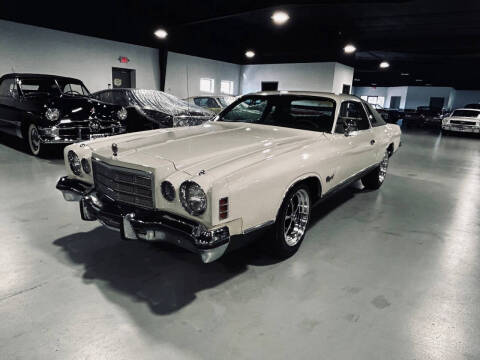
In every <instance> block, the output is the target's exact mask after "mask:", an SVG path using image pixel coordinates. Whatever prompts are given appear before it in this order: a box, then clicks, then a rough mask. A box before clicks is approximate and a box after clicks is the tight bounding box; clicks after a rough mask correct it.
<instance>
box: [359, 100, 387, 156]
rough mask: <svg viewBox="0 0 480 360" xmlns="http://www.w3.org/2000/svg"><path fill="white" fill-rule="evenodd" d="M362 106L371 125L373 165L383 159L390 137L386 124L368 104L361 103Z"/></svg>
mask: <svg viewBox="0 0 480 360" xmlns="http://www.w3.org/2000/svg"><path fill="white" fill-rule="evenodd" d="M363 106H364V107H365V110H366V111H367V114H368V119H369V121H370V124H371V125H372V128H371V131H372V139H373V140H374V144H373V151H374V158H375V163H379V162H380V161H382V159H383V155H384V154H385V150H386V149H387V148H388V146H389V145H390V143H389V141H390V136H389V134H388V130H387V127H386V125H387V123H386V122H385V120H384V119H383V118H382V117H381V116H380V114H379V113H378V112H377V111H375V109H373V108H372V106H371V105H370V104H368V103H366V102H363Z"/></svg>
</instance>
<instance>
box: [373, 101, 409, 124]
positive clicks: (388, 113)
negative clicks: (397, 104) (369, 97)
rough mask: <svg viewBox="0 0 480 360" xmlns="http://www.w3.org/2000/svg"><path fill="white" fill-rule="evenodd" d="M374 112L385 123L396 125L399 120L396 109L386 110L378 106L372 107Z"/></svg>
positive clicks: (399, 114)
mask: <svg viewBox="0 0 480 360" xmlns="http://www.w3.org/2000/svg"><path fill="white" fill-rule="evenodd" d="M372 106H373V107H374V108H375V110H377V112H378V113H379V114H380V115H381V116H382V118H383V120H385V122H387V123H390V124H396V123H397V122H398V120H400V119H401V117H402V116H401V113H400V111H398V110H397V109H386V108H384V107H382V106H380V105H378V104H374V105H372Z"/></svg>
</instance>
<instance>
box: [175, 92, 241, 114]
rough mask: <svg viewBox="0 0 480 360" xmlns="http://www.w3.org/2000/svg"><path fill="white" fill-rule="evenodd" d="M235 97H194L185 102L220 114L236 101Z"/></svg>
mask: <svg viewBox="0 0 480 360" xmlns="http://www.w3.org/2000/svg"><path fill="white" fill-rule="evenodd" d="M235 99H236V97H235V96H229V95H207V96H192V97H189V98H187V99H184V100H185V101H188V102H189V103H190V104H194V105H197V106H200V107H203V108H206V109H208V110H210V111H213V112H215V113H217V114H218V113H219V112H220V111H222V110H223V109H225V108H226V107H227V106H228V105H230V104H231V103H233V102H234V101H235Z"/></svg>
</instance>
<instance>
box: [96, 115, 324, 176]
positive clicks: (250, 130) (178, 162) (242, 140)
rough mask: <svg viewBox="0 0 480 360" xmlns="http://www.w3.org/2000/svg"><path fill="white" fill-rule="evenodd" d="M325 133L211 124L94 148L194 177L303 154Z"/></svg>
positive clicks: (107, 142) (113, 140)
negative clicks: (170, 167)
mask: <svg viewBox="0 0 480 360" xmlns="http://www.w3.org/2000/svg"><path fill="white" fill-rule="evenodd" d="M320 137H321V138H325V137H324V136H322V134H321V133H316V132H312V131H305V130H296V129H289V128H282V127H274V126H268V125H257V124H248V123H227V122H207V123H205V124H203V125H200V126H192V127H181V128H173V129H169V130H150V131H145V132H141V133H135V134H126V135H121V136H116V137H114V138H107V139H101V140H95V141H93V142H91V143H89V144H88V147H89V148H90V149H91V150H92V152H93V153H94V155H95V154H97V155H98V156H99V157H102V158H111V157H112V143H115V144H117V147H118V152H117V156H116V157H115V160H116V162H120V163H125V164H129V163H130V164H136V165H139V166H143V167H148V168H158V167H162V166H164V164H165V161H166V160H167V161H169V162H172V163H173V165H174V167H175V169H176V170H181V171H184V172H186V173H188V174H190V175H192V176H195V175H197V174H198V173H199V172H200V171H205V172H209V171H211V170H214V169H218V168H220V167H223V168H228V169H229V171H230V172H231V171H235V170H237V169H239V168H242V167H245V166H248V165H250V164H252V163H253V162H258V161H262V160H266V159H270V158H272V157H274V156H277V155H279V154H282V153H284V152H287V151H292V150H293V149H298V148H299V147H301V146H305V145H307V144H309V143H311V142H313V141H316V140H318V139H319V138H320Z"/></svg>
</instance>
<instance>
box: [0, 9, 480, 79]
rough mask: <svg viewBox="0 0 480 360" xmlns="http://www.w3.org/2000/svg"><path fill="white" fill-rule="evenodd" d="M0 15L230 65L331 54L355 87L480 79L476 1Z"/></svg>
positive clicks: (44, 11) (19, 11)
mask: <svg viewBox="0 0 480 360" xmlns="http://www.w3.org/2000/svg"><path fill="white" fill-rule="evenodd" d="M275 9H284V10H286V11H288V13H289V14H290V17H291V19H290V21H289V22H288V23H287V24H286V25H285V26H282V27H277V26H275V25H273V24H272V22H271V21H270V16H271V14H272V12H273V11H274V10H275ZM0 18H3V19H6V20H11V21H18V22H22V23H27V24H31V25H37V26H43V27H47V28H52V29H57V30H63V31H69V32H73V33H78V34H83V35H89V36H96V37H101V38H105V39H110V40H117V41H123V42H128V43H133V44H138V45H144V46H151V47H163V46H167V47H168V49H169V50H172V51H177V52H181V53H186V54H190V55H196V56H203V57H208V58H212V59H216V60H224V61H229V62H233V63H238V64H246V63H282V62H311V61H334V60H335V61H340V62H342V63H345V64H348V65H351V66H354V67H355V69H356V73H355V78H357V79H359V81H356V82H355V84H356V85H358V84H361V85H369V84H371V83H377V84H382V85H404V84H410V85H411V84H415V85H418V84H419V82H417V81H415V80H416V79H422V80H424V81H423V83H425V84H426V83H429V84H432V85H446V86H455V87H457V88H478V87H479V86H478V85H477V84H478V80H479V79H478V76H477V75H476V74H477V67H478V63H479V60H480V23H479V21H478V19H480V1H473V0H472V1H450V0H440V1H439V0H414V1H402V0H400V1H395V0H393V1H361V0H358V1H355V0H351V1H333V0H330V1H328V0H326V1H301V2H289V3H281V2H278V1H262V2H259V1H244V0H236V1H224V0H203V1H198V0H196V1H193V0H191V1H171V0H170V1H153V0H119V1H113V0H106V1H91V0H83V1H80V2H67V1H48V2H39V1H31V2H30V1H26V2H25V1H24V2H14V1H9V2H2V3H0ZM158 27H165V28H166V29H167V30H168V32H169V36H168V39H167V40H166V41H161V40H158V39H156V38H155V37H154V36H153V31H154V30H155V29H156V28H158ZM349 41H351V42H353V43H354V44H355V45H356V46H357V48H358V52H357V53H356V54H355V55H352V56H346V55H345V54H343V52H342V48H343V46H344V45H345V44H346V43H347V42H349ZM246 49H254V50H255V52H256V54H257V55H256V56H255V58H254V59H253V60H248V59H246V58H245V56H244V53H245V50H246ZM382 60H387V61H389V62H390V64H391V67H390V68H389V69H387V70H380V69H379V68H378V64H379V62H380V61H382ZM402 72H408V73H409V74H410V77H406V76H400V75H399V74H400V73H402ZM377 86H380V85H377Z"/></svg>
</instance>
